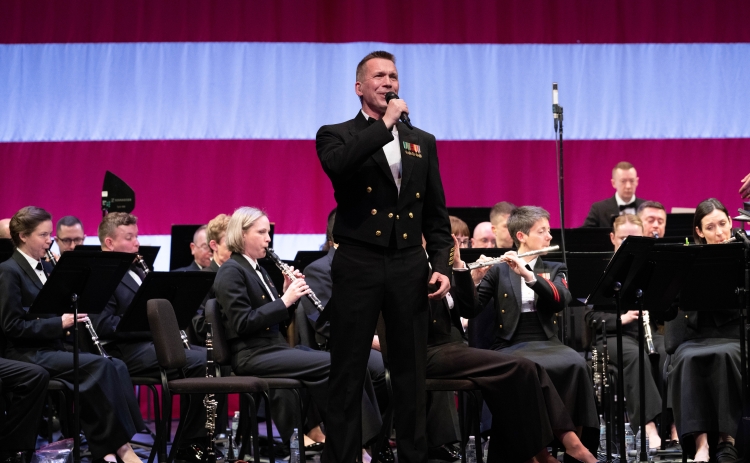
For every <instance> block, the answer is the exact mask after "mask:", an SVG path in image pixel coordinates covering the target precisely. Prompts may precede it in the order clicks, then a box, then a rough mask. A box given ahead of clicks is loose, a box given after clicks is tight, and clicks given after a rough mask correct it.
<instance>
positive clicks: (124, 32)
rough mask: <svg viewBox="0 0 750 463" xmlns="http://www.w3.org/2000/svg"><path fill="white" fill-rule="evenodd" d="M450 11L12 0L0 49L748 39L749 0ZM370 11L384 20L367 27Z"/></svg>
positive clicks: (238, 2)
mask: <svg viewBox="0 0 750 463" xmlns="http://www.w3.org/2000/svg"><path fill="white" fill-rule="evenodd" d="M456 5H457V4H456V3H455V2H453V1H450V0H413V1H410V2H402V1H399V0H368V1H367V2H351V1H347V0H320V1H315V2H311V1H308V0H277V1H271V2H258V1H256V2H247V1H245V0H223V1H222V2H205V1H202V0H184V1H181V2H159V1H153V0H130V1H114V0H105V1H103V0H9V1H3V2H0V43H71V42H323V43H341V42H370V41H372V42H386V43H710V42H722V43H735V42H750V28H748V27H747V24H748V23H750V2H748V1H747V0H721V1H706V0H661V1H653V0H611V1H600V0H568V1H564V2H551V1H544V0H509V1H503V2H495V1H491V0H485V1H473V2H463V3H461V4H460V8H457V6H456ZM373 11H381V12H384V13H383V14H384V15H386V14H387V13H385V12H391V14H387V17H388V20H387V21H385V20H384V21H382V24H378V25H377V26H376V27H373V23H372V21H373V15H372V12H373ZM383 17H384V18H385V16H383Z"/></svg>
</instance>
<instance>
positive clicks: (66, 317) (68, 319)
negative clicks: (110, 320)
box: [61, 313, 89, 329]
mask: <svg viewBox="0 0 750 463" xmlns="http://www.w3.org/2000/svg"><path fill="white" fill-rule="evenodd" d="M73 317H74V315H73V314H72V313H64V314H63V315H62V317H61V318H62V327H63V329H67V328H70V327H71V326H73V321H74V320H75V319H74V318H73ZM88 318H89V317H88V315H87V314H85V313H79V314H78V319H77V321H78V323H83V322H85V321H86V320H88Z"/></svg>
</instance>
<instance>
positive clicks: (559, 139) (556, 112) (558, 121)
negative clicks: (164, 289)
mask: <svg viewBox="0 0 750 463" xmlns="http://www.w3.org/2000/svg"><path fill="white" fill-rule="evenodd" d="M552 117H553V118H554V121H555V151H556V157H557V193H558V196H559V198H560V252H562V258H563V263H564V264H565V267H566V268H567V267H568V258H567V255H566V253H565V188H564V187H565V181H564V175H563V108H562V106H560V104H559V102H558V98H557V82H553V83H552ZM558 128H559V130H558ZM567 315H568V314H565V313H563V317H562V319H561V324H560V325H561V326H560V329H561V330H562V343H563V344H566V345H567V342H566V341H567V339H566V338H567V335H568V329H567V328H568V323H567V322H568V320H567Z"/></svg>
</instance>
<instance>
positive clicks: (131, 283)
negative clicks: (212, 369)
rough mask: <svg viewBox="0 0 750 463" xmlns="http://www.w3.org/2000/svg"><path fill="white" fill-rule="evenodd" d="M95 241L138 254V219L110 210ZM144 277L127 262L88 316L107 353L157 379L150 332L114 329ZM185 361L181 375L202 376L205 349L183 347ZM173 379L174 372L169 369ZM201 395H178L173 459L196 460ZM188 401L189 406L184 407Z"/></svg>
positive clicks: (201, 443)
mask: <svg viewBox="0 0 750 463" xmlns="http://www.w3.org/2000/svg"><path fill="white" fill-rule="evenodd" d="M99 241H100V243H101V246H102V251H114V252H129V253H134V254H137V253H138V248H139V247H140V243H139V242H138V218H137V217H135V216H134V215H132V214H128V213H125V212H111V213H109V214H107V215H106V216H104V218H103V219H102V221H101V223H100V224H99ZM145 278H146V274H145V273H144V271H143V269H142V268H139V267H138V266H136V265H135V264H131V266H130V270H129V271H128V272H127V273H126V274H125V276H124V277H122V280H121V281H120V284H118V285H117V288H116V289H115V292H114V294H113V295H112V297H110V298H109V302H107V306H106V307H105V308H104V310H103V311H102V313H101V314H100V315H98V316H92V317H91V319H92V322H93V324H94V329H95V330H96V333H97V334H98V335H99V337H100V338H101V340H103V341H104V343H105V349H106V351H107V354H109V355H111V356H113V357H116V358H118V359H120V360H122V361H123V362H125V364H126V365H127V368H128V372H129V373H130V375H132V376H141V377H151V378H157V379H158V378H160V373H159V362H158V360H157V358H156V349H155V348H154V343H153V342H152V338H151V333H150V332H118V331H117V325H118V324H119V323H120V319H121V317H122V315H123V314H124V313H125V311H126V310H127V309H128V307H129V306H130V303H131V302H132V301H133V299H134V298H135V295H136V293H137V292H138V289H139V288H140V286H141V284H142V283H143V280H144V279H145ZM185 355H186V357H187V364H186V365H185V367H184V368H183V371H184V373H185V376H187V377H190V378H201V377H204V376H206V351H205V349H203V348H200V347H197V346H191V349H190V350H185ZM173 374H174V376H173V377H174V378H177V372H173ZM202 400H203V397H202V396H201V397H198V396H196V397H194V398H191V397H190V396H188V395H186V394H183V395H181V396H180V404H181V405H180V411H181V413H184V412H185V411H186V410H187V413H188V414H187V415H186V417H185V423H184V426H185V428H184V432H183V436H184V438H183V440H182V443H181V445H180V448H179V449H177V457H176V458H177V459H179V460H186V461H198V460H200V455H201V454H202V453H203V449H204V448H205V446H206V444H207V442H206V428H205V424H206V411H205V408H204V407H203V404H202ZM190 401H192V404H193V406H190V407H188V403H189V402H190Z"/></svg>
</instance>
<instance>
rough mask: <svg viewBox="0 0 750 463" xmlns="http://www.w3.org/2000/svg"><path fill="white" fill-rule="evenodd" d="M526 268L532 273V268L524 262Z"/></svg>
mask: <svg viewBox="0 0 750 463" xmlns="http://www.w3.org/2000/svg"><path fill="white" fill-rule="evenodd" d="M526 270H528V271H529V272H531V273H534V270H532V269H531V266H530V265H529V264H526Z"/></svg>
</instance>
